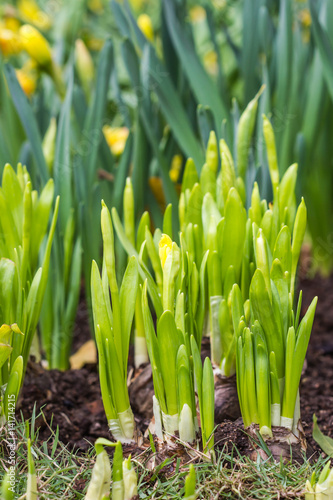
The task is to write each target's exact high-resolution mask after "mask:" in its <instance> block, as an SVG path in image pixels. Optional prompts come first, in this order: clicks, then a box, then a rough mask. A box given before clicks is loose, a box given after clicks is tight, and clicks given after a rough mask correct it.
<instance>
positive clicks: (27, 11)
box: [17, 0, 52, 31]
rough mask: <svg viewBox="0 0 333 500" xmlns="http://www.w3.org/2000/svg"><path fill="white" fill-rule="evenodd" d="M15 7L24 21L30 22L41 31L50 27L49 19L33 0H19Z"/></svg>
mask: <svg viewBox="0 0 333 500" xmlns="http://www.w3.org/2000/svg"><path fill="white" fill-rule="evenodd" d="M17 8H18V10H19V12H20V14H21V16H22V18H23V19H24V20H25V22H27V23H31V24H33V25H34V26H36V27H37V28H38V29H40V30H43V31H47V30H48V29H49V28H50V27H51V24H52V23H51V19H50V18H49V16H48V15H47V14H46V13H45V12H43V11H42V10H40V8H39V6H38V4H37V3H36V2H35V1H34V0H19V2H18V4H17Z"/></svg>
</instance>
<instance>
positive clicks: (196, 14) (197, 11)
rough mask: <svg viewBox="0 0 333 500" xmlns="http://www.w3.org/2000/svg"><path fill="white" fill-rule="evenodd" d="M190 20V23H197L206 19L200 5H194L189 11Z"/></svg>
mask: <svg viewBox="0 0 333 500" xmlns="http://www.w3.org/2000/svg"><path fill="white" fill-rule="evenodd" d="M190 19H191V21H192V23H199V22H201V21H203V20H204V19H206V11H205V9H204V8H203V7H201V5H195V6H194V7H192V9H190Z"/></svg>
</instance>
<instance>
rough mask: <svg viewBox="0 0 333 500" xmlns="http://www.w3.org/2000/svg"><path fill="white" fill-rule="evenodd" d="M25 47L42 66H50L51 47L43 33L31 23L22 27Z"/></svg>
mask: <svg viewBox="0 0 333 500" xmlns="http://www.w3.org/2000/svg"><path fill="white" fill-rule="evenodd" d="M20 36H21V42H22V45H23V48H24V50H25V51H26V52H28V54H29V56H30V57H32V59H34V60H35V61H36V62H37V63H38V64H39V65H40V66H44V67H45V66H49V65H50V64H51V63H52V54H51V48H50V45H49V43H48V41H47V40H46V39H45V38H44V37H43V35H42V34H41V33H40V32H39V31H38V30H37V29H36V28H34V27H33V26H31V25H30V24H24V25H23V26H21V28H20Z"/></svg>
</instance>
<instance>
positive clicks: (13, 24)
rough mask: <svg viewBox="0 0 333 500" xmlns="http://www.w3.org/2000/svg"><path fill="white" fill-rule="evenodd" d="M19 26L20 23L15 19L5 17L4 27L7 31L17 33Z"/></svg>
mask: <svg viewBox="0 0 333 500" xmlns="http://www.w3.org/2000/svg"><path fill="white" fill-rule="evenodd" d="M20 26H21V24H20V21H19V20H18V19H16V17H5V20H4V27H5V28H6V29H7V30H11V31H14V32H15V33H17V32H18V30H19V29H20Z"/></svg>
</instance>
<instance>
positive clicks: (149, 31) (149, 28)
mask: <svg viewBox="0 0 333 500" xmlns="http://www.w3.org/2000/svg"><path fill="white" fill-rule="evenodd" d="M138 26H139V28H140V30H141V31H142V33H143V34H144V35H145V37H146V38H147V39H148V40H150V41H151V42H152V41H153V40H154V29H153V25H152V22H151V19H150V17H149V16H148V14H141V15H140V16H139V17H138Z"/></svg>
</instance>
